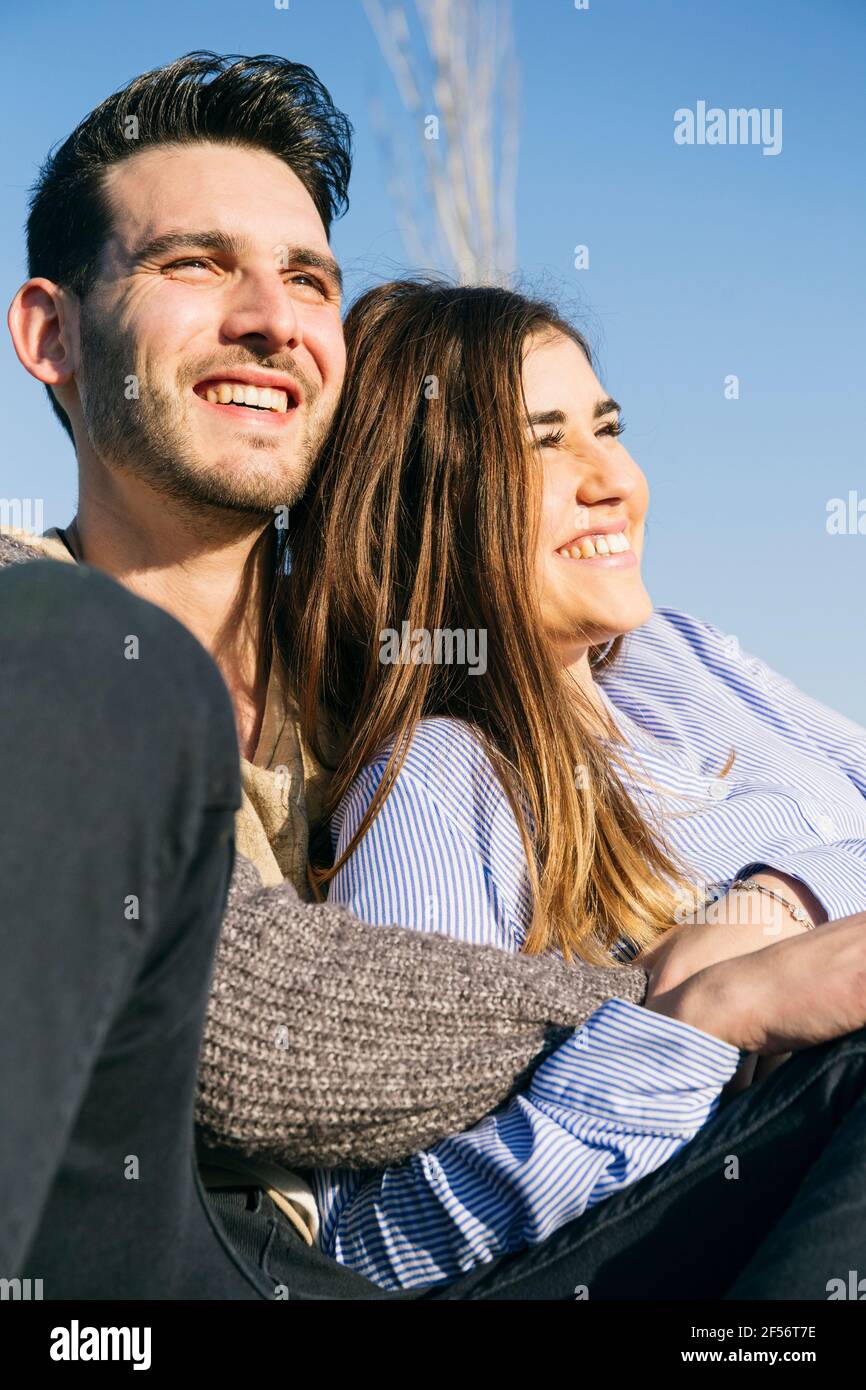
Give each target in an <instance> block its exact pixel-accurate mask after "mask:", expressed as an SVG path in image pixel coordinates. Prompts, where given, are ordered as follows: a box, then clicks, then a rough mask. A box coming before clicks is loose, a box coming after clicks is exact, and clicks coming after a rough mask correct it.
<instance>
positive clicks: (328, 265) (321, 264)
mask: <svg viewBox="0 0 866 1390" xmlns="http://www.w3.org/2000/svg"><path fill="white" fill-rule="evenodd" d="M279 250H280V259H281V260H282V261H283V262H284V265H285V268H288V267H289V266H290V265H305V266H308V267H309V269H310V270H320V271H321V272H322V274H323V275H326V276H327V278H328V279H329V280H330V281H331V283H332V285H333V286H334V289H336V290H337V291H338V292H339V293H341V294H342V291H343V272H342V271H341V269H340V267H339V265H338V264H337V262H336V261H335V260H334V257H333V256H323V255H322V253H321V252H320V251H312V250H311V249H310V248H309V247H308V246H282V247H280V248H279Z"/></svg>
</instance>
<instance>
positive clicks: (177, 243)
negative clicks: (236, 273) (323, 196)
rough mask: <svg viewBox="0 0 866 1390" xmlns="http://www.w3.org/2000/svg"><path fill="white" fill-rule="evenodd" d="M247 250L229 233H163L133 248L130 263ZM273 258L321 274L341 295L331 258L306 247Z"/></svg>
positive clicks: (246, 244) (283, 251)
mask: <svg viewBox="0 0 866 1390" xmlns="http://www.w3.org/2000/svg"><path fill="white" fill-rule="evenodd" d="M248 247H249V242H248V240H247V239H246V238H245V237H239V236H234V235H233V234H232V233H231V232H216V231H201V232H194V231H193V232H163V233H162V234H161V235H160V236H155V237H151V238H150V240H149V241H145V242H143V243H142V245H141V246H138V247H136V249H135V250H134V251H133V252H132V255H131V257H130V259H131V261H132V262H133V264H135V265H140V264H142V263H143V262H145V261H153V260H159V259H160V258H161V257H163V256H167V255H171V254H172V252H174V251H214V252H216V253H217V254H219V255H223V256H240V255H242V254H243V252H244V251H246V250H247V249H248ZM276 256H277V258H278V261H279V263H280V264H281V265H282V266H284V267H288V266H289V265H302V266H307V267H309V269H310V270H319V271H321V272H322V274H323V275H325V276H326V277H327V278H328V279H329V280H330V282H331V284H332V285H333V286H334V288H335V289H336V290H337V291H338V292H340V293H342V289H343V276H342V272H341V271H340V267H339V265H338V264H337V262H336V261H335V260H334V258H333V256H324V255H322V253H321V252H319V251H313V250H312V249H311V248H310V247H308V246H279V247H277V248H276Z"/></svg>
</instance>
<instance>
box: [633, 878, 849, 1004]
mask: <svg viewBox="0 0 866 1390" xmlns="http://www.w3.org/2000/svg"><path fill="white" fill-rule="evenodd" d="M752 877H753V878H754V879H755V880H756V882H758V883H762V884H764V885H765V886H766V887H767V888H774V889H776V890H777V891H778V892H780V893H783V894H784V895H785V897H787V898H792V899H794V901H796V902H797V903H798V904H799V906H801V907H804V908H805V909H806V911H807V912H808V913H809V915H810V917H811V918H812V921H813V922H826V920H827V914H826V912H825V911H824V909H823V908H822V906H821V904H820V903H819V902H818V900H817V899H816V898H815V897H814V895H813V894H812V893H811V892H810V890H809V889H808V888H806V886H805V884H803V883H800V882H799V880H797V879H794V878H791V877H790V876H789V875H787V874H779V873H775V872H770V871H766V872H761V873H757V874H753V875H752ZM701 919H702V920H700V921H696V920H695V918H694V917H690V918H687V919H686V920H685V921H684V922H682V923H679V924H678V925H677V926H673V927H671V928H670V929H669V931H667V932H666V933H665V935H664V936H663V937H662V938H661V940H660V941H659V942H657V943H656V945H655V946H652V947H651V948H650V949H649V950H647V951H643V952H642V953H641V954H640V955H639V956H638V957H637V958H636V962H635V963H636V964H639V965H642V966H643V968H644V969H645V970H646V971H647V972H648V974H649V977H650V981H651V983H652V985H653V986H654V988H655V989H656V991H657V992H659V993H664V992H665V991H666V990H669V989H675V988H676V986H677V985H679V984H681V983H682V982H683V980H686V979H687V978H688V977H689V976H690V975H695V974H697V972H698V971H699V970H704V969H706V968H707V966H710V965H716V964H718V962H719V961H723V960H730V959H732V958H733V957H734V956H741V955H746V954H747V953H749V952H751V951H760V950H762V949H763V948H764V947H766V946H772V945H773V944H774V943H775V942H778V941H783V940H787V939H788V938H789V937H793V936H800V935H802V934H803V933H804V932H806V931H808V930H809V929H808V927H806V926H804V925H803V923H802V922H798V921H796V920H795V918H793V917H792V916H791V914H790V912H789V911H788V909H787V908H786V907H785V906H784V904H783V903H780V902H777V901H775V900H774V899H772V898H769V897H768V896H767V894H766V893H758V892H746V891H744V890H743V889H737V890H736V891H735V892H733V893H726V894H725V895H724V897H722V898H720V899H719V900H718V902H716V903H711V904H709V905H708V906H707V907H706V908H704V909H702V912H701Z"/></svg>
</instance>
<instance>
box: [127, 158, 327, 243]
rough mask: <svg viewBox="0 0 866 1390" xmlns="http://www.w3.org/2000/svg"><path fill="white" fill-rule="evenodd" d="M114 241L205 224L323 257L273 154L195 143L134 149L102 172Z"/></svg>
mask: <svg viewBox="0 0 866 1390" xmlns="http://www.w3.org/2000/svg"><path fill="white" fill-rule="evenodd" d="M104 191H105V194H106V197H107V200H108V202H109V205H110V207H111V212H112V224H113V232H114V238H115V239H116V240H118V241H119V242H120V243H121V245H122V246H123V247H124V249H125V250H127V251H132V250H134V248H135V246H136V245H141V244H144V243H145V242H150V241H153V240H154V239H156V238H158V237H161V236H164V235H166V234H168V233H170V232H178V231H183V230H190V231H191V230H195V229H199V228H203V227H207V228H209V229H210V230H213V231H216V232H223V233H225V235H226V236H227V237H231V238H232V239H234V240H235V241H237V242H239V243H240V242H242V241H243V242H245V243H246V244H248V245H252V246H255V245H258V244H260V243H262V244H263V243H265V242H267V244H268V245H272V244H280V243H285V244H291V243H297V242H301V241H302V242H304V244H306V245H309V246H315V247H316V249H318V250H321V251H322V252H323V253H325V254H329V246H328V238H327V234H326V232H325V228H324V226H323V224H322V220H321V218H320V217H319V214H318V211H317V209H316V206H315V204H314V202H313V200H312V198H311V197H310V195H309V193H308V192H307V190H306V188H305V187H304V185H303V184H302V183H301V180H300V179H299V178H298V176H297V175H296V174H295V173H294V171H293V170H291V169H290V168H289V167H288V165H286V164H285V163H284V162H283V161H282V160H281V159H278V158H277V156H276V155H272V154H270V152H269V151H267V150H260V149H256V148H252V147H249V146H239V145H232V146H229V145H219V144H215V143H213V142H200V143H196V144H190V145H160V146H156V147H153V148H150V149H145V150H141V151H139V152H137V153H135V154H134V155H131V156H130V157H129V158H128V159H125V160H123V161H122V162H121V163H120V164H116V165H114V166H113V167H112V168H111V169H109V170H108V172H107V174H106V177H105V183H104Z"/></svg>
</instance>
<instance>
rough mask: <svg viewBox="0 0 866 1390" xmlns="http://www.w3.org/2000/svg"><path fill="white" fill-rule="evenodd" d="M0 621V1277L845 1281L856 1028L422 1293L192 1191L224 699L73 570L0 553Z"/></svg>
mask: <svg viewBox="0 0 866 1390" xmlns="http://www.w3.org/2000/svg"><path fill="white" fill-rule="evenodd" d="M0 632H2V667H0V735H2V740H3V750H4V758H3V761H4V772H5V777H4V780H3V799H2V806H3V809H2V813H0V950H2V955H0V961H2V970H0V1116H2V1120H0V1191H2V1192H3V1194H4V1202H3V1206H2V1210H0V1278H14V1277H16V1276H22V1277H30V1278H33V1279H42V1280H43V1288H44V1296H45V1297H46V1298H66V1297H68V1298H164V1299H186V1298H220V1299H221V1298H230V1299H260V1298H272V1297H274V1285H275V1284H284V1285H285V1286H286V1287H287V1289H288V1293H289V1297H290V1298H292V1299H307V1300H309V1299H325V1298H337V1299H382V1298H392V1299H393V1298H396V1299H406V1298H408V1299H413V1300H414V1299H417V1298H419V1297H421V1298H425V1299H428V1298H433V1299H440V1298H449V1299H453V1298H460V1299H469V1298H473V1299H475V1298H493V1299H499V1298H501V1299H517V1298H519V1299H539V1298H547V1299H571V1298H573V1297H574V1296H575V1289H578V1291H579V1292H580V1291H581V1290H582V1289H585V1290H586V1293H587V1294H588V1296H589V1297H590V1298H591V1299H596V1298H618V1299H623V1298H625V1299H628V1298H650V1297H651V1298H672V1299H676V1298H694V1297H711V1298H724V1297H731V1298H789V1299H798V1298H805V1299H824V1298H826V1297H827V1281H828V1280H830V1279H832V1278H841V1279H843V1280H846V1281H847V1278H848V1274H849V1271H850V1270H860V1269H862V1270H863V1272H864V1274H866V1197H864V1181H863V1171H862V1169H863V1159H864V1157H866V1099H864V1095H863V1092H864V1088H866V1031H861V1032H858V1033H856V1034H852V1035H850V1036H849V1037H846V1038H844V1039H841V1040H840V1041H838V1042H836V1043H834V1044H831V1045H827V1046H825V1047H822V1048H815V1049H812V1050H810V1051H808V1052H804V1053H801V1054H799V1055H798V1056H797V1057H795V1058H794V1059H793V1060H792V1061H790V1062H789V1063H787V1064H786V1065H785V1066H784V1067H783V1068H781V1069H780V1070H779V1071H778V1072H776V1073H774V1074H773V1075H772V1076H770V1077H768V1078H767V1079H766V1080H765V1081H763V1082H761V1083H759V1084H758V1085H757V1086H755V1087H753V1088H751V1089H750V1090H749V1091H746V1092H745V1093H743V1094H742V1095H740V1096H738V1097H737V1098H736V1099H734V1100H732V1101H731V1102H730V1103H729V1104H728V1105H727V1106H725V1107H724V1108H723V1109H722V1110H721V1111H720V1112H719V1113H718V1115H717V1116H716V1117H715V1118H714V1119H713V1121H712V1122H710V1123H709V1124H708V1125H707V1126H705V1128H704V1130H703V1131H702V1132H701V1134H700V1135H699V1136H698V1137H697V1138H696V1139H695V1140H693V1142H692V1143H691V1144H689V1145H688V1146H687V1147H686V1148H685V1149H684V1150H682V1151H681V1153H680V1154H679V1155H677V1157H676V1158H675V1159H673V1160H672V1161H671V1162H670V1163H668V1164H666V1165H665V1166H664V1167H663V1168H662V1169H660V1170H659V1171H658V1172H657V1173H654V1174H652V1175H650V1176H649V1177H647V1178H644V1179H643V1180H642V1181H641V1182H639V1183H636V1184H635V1185H634V1186H633V1187H631V1188H629V1189H628V1190H627V1191H625V1192H624V1193H622V1194H620V1195H619V1196H616V1197H613V1198H611V1199H610V1200H609V1201H607V1202H605V1203H602V1204H601V1205H600V1206H598V1207H595V1208H593V1209H592V1210H591V1211H589V1212H588V1213H586V1214H585V1215H584V1216H582V1217H580V1218H579V1219H577V1220H576V1221H574V1222H572V1223H571V1224H570V1225H569V1226H567V1227H564V1228H563V1229H562V1230H561V1231H559V1232H557V1233H556V1234H555V1235H554V1236H552V1237H551V1238H549V1239H548V1240H547V1241H546V1242H545V1243H544V1244H543V1245H541V1246H539V1247H536V1248H535V1249H533V1250H530V1251H523V1252H521V1253H518V1254H515V1255H509V1256H505V1257H503V1258H501V1259H499V1260H497V1261H495V1262H494V1263H492V1264H489V1265H485V1266H483V1267H481V1268H479V1269H477V1270H475V1271H473V1272H472V1273H470V1274H469V1275H467V1276H466V1277H465V1278H463V1279H461V1280H460V1281H458V1282H455V1283H453V1284H450V1285H448V1286H445V1287H442V1288H437V1289H433V1290H430V1291H428V1292H427V1293H424V1294H420V1295H419V1294H418V1293H417V1292H412V1293H409V1294H398V1295H392V1294H388V1293H385V1292H384V1291H383V1290H380V1289H377V1288H376V1287H375V1286H373V1285H372V1284H370V1283H369V1282H368V1281H366V1280H365V1279H363V1278H361V1277H360V1276H358V1275H356V1274H354V1273H353V1272H352V1271H351V1270H347V1269H344V1268H342V1267H341V1266H339V1265H337V1264H335V1263H334V1262H333V1261H332V1260H330V1259H328V1258H327V1257H326V1256H324V1255H322V1254H321V1253H320V1252H319V1251H316V1250H311V1249H309V1248H308V1247H307V1246H305V1245H304V1244H303V1243H302V1242H301V1240H300V1239H299V1238H298V1237H296V1236H295V1235H294V1234H293V1232H292V1228H291V1227H289V1226H288V1223H286V1222H285V1220H284V1219H283V1218H282V1216H281V1215H280V1213H278V1212H277V1211H276V1209H275V1208H274V1206H273V1203H271V1202H270V1199H268V1198H267V1197H265V1196H264V1195H263V1194H253V1196H252V1198H251V1199H248V1198H247V1197H246V1196H245V1195H244V1194H240V1193H232V1192H228V1193H225V1194H221V1195H219V1196H214V1197H213V1199H212V1201H209V1200H208V1199H207V1198H206V1197H205V1195H204V1193H203V1191H202V1188H201V1185H200V1182H199V1180H198V1176H197V1172H196V1168H195V1161H194V1140H193V1119H192V1116H193V1103H194V1095H195V1080H196V1067H197V1060H198V1050H199V1045H200V1039H201V1033H202V1028H203V1020H204V1010H205V1004H206V999H207V991H208V985H209V976H210V970H211V964H212V959H213V952H214V947H215V942H216V939H217V935H218V932H219V926H220V920H221V915H222V911H223V907H224V902H225V892H226V886H227V882H228V877H229V873H230V869H231V864H232V856H233V847H232V846H233V841H232V824H233V813H234V810H235V808H236V806H237V804H238V801H239V769H238V750H237V741H236V736H235V730H234V722H233V716H232V710H231V705H230V701H229V697H228V694H227V692H226V689H225V686H224V684H223V682H222V679H221V677H220V675H219V673H218V671H217V669H216V667H215V666H214V664H213V662H212V661H211V659H210V657H209V656H208V655H207V653H206V652H205V651H204V650H203V648H202V647H201V646H199V644H198V643H197V642H196V641H195V640H194V638H192V637H191V636H190V634H189V633H187V632H186V630H185V629H184V628H182V627H181V626H180V625H179V624H178V623H176V622H175V621H174V620H173V619H171V618H169V617H168V616H167V615H166V614H164V613H163V612H161V611H160V610H159V609H157V608H155V607H153V606H152V605H150V604H147V603H144V602H142V601H140V600H138V599H135V598H134V597H133V596H132V595H130V594H129V593H127V592H126V591H125V590H124V589H122V588H121V587H120V586H119V585H117V584H115V583H114V582H113V581H111V580H109V579H108V578H106V577H105V576H103V575H101V574H98V573H96V572H95V571H92V570H88V569H87V568H84V567H79V568H74V567H73V566H71V565H68V566H67V565H61V564H55V563H52V562H48V561H46V562H38V563H33V564H28V565H24V566H20V567H15V568H13V569H10V570H6V571H4V572H2V573H0ZM131 638H135V639H137V654H136V655H135V656H133V657H132V659H130V655H131V653H132V649H133V644H132V643H131V641H130V639H131ZM734 1174H736V1175H734ZM250 1201H251V1203H252V1210H249V1209H248V1207H249V1205H250ZM217 1212H219V1214H220V1215H219V1217H218V1216H217V1215H216V1213H217ZM227 1233H228V1234H227Z"/></svg>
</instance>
